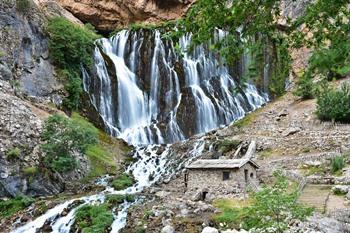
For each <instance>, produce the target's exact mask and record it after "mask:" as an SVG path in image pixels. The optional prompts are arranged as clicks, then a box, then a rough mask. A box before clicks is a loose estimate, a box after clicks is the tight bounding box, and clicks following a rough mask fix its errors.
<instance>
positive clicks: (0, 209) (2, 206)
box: [0, 196, 34, 218]
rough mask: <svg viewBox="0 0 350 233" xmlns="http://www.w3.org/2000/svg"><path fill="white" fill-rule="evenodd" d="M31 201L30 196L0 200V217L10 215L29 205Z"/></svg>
mask: <svg viewBox="0 0 350 233" xmlns="http://www.w3.org/2000/svg"><path fill="white" fill-rule="evenodd" d="M33 202H34V200H33V199H32V198H29V197H26V196H18V197H16V198H13V199H10V200H7V201H3V200H0V218H5V217H9V216H12V215H13V214H14V213H16V212H18V211H20V210H22V209H24V208H26V207H28V206H30V205H31V204H32V203H33Z"/></svg>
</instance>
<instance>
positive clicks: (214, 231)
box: [202, 227, 219, 233]
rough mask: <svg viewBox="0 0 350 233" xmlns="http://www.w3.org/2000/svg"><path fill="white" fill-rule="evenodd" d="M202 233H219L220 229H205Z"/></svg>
mask: <svg viewBox="0 0 350 233" xmlns="http://www.w3.org/2000/svg"><path fill="white" fill-rule="evenodd" d="M202 233H219V231H218V229H216V228H214V227H205V228H204V229H203V230H202Z"/></svg>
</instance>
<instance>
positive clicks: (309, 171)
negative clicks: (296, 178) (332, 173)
mask: <svg viewBox="0 0 350 233" xmlns="http://www.w3.org/2000/svg"><path fill="white" fill-rule="evenodd" d="M301 172H302V174H303V175H305V176H311V175H324V174H326V173H327V167H326V166H325V165H324V164H321V165H320V166H308V167H304V168H302V169H301Z"/></svg>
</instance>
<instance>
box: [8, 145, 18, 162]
mask: <svg viewBox="0 0 350 233" xmlns="http://www.w3.org/2000/svg"><path fill="white" fill-rule="evenodd" d="M6 155H7V158H8V159H17V158H18V157H19V156H20V155H21V149H19V148H18V147H14V148H12V149H10V150H9V151H8V152H7V153H6Z"/></svg>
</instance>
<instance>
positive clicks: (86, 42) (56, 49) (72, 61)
mask: <svg viewBox="0 0 350 233" xmlns="http://www.w3.org/2000/svg"><path fill="white" fill-rule="evenodd" d="M47 30H48V32H49V34H50V44H49V50H50V57H51V58H52V60H53V61H54V63H55V65H56V66H57V67H58V68H59V69H60V70H61V72H60V75H61V76H62V77H64V78H65V79H66V85H65V89H66V91H67V92H68V94H69V96H68V98H67V99H66V100H65V102H64V103H65V105H66V107H68V108H69V109H76V108H77V107H78V104H79V98H80V95H81V93H82V87H81V79H80V69H81V66H84V67H85V68H91V66H92V64H93V59H92V52H93V48H94V41H95V40H96V39H97V38H98V36H97V35H96V34H95V32H94V30H92V29H91V25H88V26H85V27H82V26H79V25H76V24H73V23H71V22H70V21H68V20H67V19H64V18H62V17H54V18H51V19H50V20H49V24H48V27H47Z"/></svg>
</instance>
